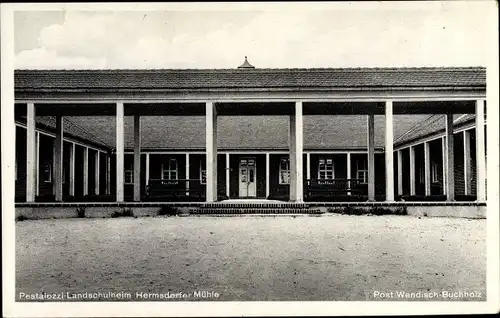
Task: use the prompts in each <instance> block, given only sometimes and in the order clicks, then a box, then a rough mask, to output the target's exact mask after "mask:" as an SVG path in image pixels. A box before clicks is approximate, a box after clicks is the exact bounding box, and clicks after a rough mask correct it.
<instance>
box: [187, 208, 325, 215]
mask: <svg viewBox="0 0 500 318" xmlns="http://www.w3.org/2000/svg"><path fill="white" fill-rule="evenodd" d="M190 213H191V214H228V215H230V214H321V213H322V212H321V211H320V209H309V208H270V207H261V208H245V207H199V208H196V209H193V210H191V212H190Z"/></svg>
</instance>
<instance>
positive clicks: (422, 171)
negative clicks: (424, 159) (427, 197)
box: [418, 166, 425, 184]
mask: <svg viewBox="0 0 500 318" xmlns="http://www.w3.org/2000/svg"><path fill="white" fill-rule="evenodd" d="M418 178H419V180H418V181H419V183H422V184H424V183H425V168H424V167H423V166H420V167H418Z"/></svg>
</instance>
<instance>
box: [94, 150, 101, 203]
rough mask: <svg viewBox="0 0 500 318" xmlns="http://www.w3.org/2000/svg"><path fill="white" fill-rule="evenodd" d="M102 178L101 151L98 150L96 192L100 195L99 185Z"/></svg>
mask: <svg viewBox="0 0 500 318" xmlns="http://www.w3.org/2000/svg"><path fill="white" fill-rule="evenodd" d="M100 178H101V152H100V151H99V150H98V151H96V154H95V194H96V195H99V192H100V191H99V190H100V189H99V186H100V183H101V182H100Z"/></svg>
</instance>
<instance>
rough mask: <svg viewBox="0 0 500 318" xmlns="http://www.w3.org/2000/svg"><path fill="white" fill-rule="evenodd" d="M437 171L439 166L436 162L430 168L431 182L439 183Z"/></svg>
mask: <svg viewBox="0 0 500 318" xmlns="http://www.w3.org/2000/svg"><path fill="white" fill-rule="evenodd" d="M439 170H440V165H439V163H437V162H433V163H432V166H431V178H432V180H431V182H439Z"/></svg>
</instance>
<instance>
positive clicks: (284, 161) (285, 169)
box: [279, 158, 290, 184]
mask: <svg viewBox="0 0 500 318" xmlns="http://www.w3.org/2000/svg"><path fill="white" fill-rule="evenodd" d="M279 174H280V177H279V178H280V182H279V184H290V160H289V159H288V158H281V159H280V169H279Z"/></svg>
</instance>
